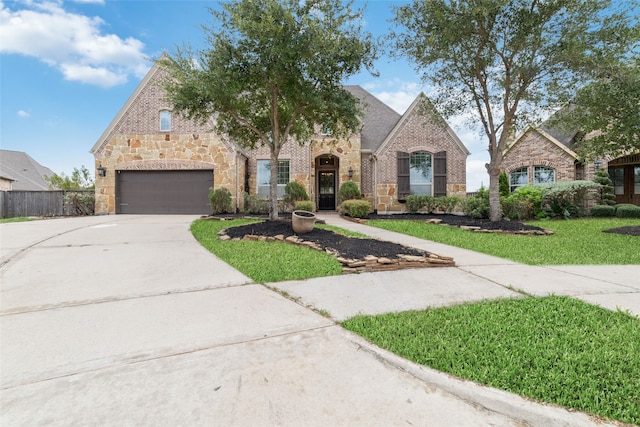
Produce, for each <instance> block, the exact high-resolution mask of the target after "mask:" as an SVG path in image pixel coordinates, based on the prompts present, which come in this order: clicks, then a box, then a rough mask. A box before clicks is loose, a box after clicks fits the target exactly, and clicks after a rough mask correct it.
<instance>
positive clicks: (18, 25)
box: [0, 0, 489, 191]
mask: <svg viewBox="0 0 640 427" xmlns="http://www.w3.org/2000/svg"><path fill="white" fill-rule="evenodd" d="M403 3H406V2H405V1H400V0H398V1H390V0H385V1H375V0H374V1H369V2H367V3H366V4H367V11H366V14H365V30H367V31H369V32H371V33H372V34H374V35H381V34H384V33H386V32H387V31H388V30H389V28H390V27H391V23H389V22H388V20H389V19H390V18H391V17H392V11H391V8H392V6H394V5H400V4H403ZM363 5H365V2H364V1H356V6H357V7H360V6H363ZM209 7H217V2H209V1H164V0H154V1H146V0H137V1H129V0H120V1H104V0H75V1H61V0H49V1H38V0H25V1H3V0H0V10H1V11H0V146H1V147H2V149H6V150H17V151H24V152H26V153H28V154H29V155H30V156H32V157H33V158H34V159H36V160H37V161H38V162H39V163H41V164H42V165H44V166H47V167H49V168H50V169H52V170H53V171H54V172H56V173H58V174H60V173H61V172H64V173H65V174H70V172H71V171H72V170H73V168H74V167H80V166H81V165H85V166H86V167H87V168H88V169H89V170H90V171H92V172H94V171H93V167H94V163H93V156H92V155H91V154H90V153H89V150H90V149H91V147H92V146H93V144H94V143H95V142H96V141H97V139H98V138H99V137H100V135H101V134H102V132H103V131H104V130H105V129H106V127H107V126H108V125H109V123H110V122H111V120H112V119H113V118H114V117H115V115H116V114H117V113H118V111H119V110H120V108H121V107H122V106H123V105H124V103H125V102H126V101H127V99H128V98H129V96H130V95H131V94H132V93H133V91H134V90H135V88H136V87H137V85H138V83H139V82H140V80H141V79H142V78H143V77H144V75H145V73H146V71H147V70H148V69H149V68H150V66H151V62H150V61H149V60H148V58H154V57H159V56H160V54H161V53H162V52H163V51H171V50H173V49H174V48H175V46H176V45H181V44H183V43H184V42H188V43H191V44H192V45H193V46H194V47H198V46H199V45H200V44H201V43H202V31H201V29H200V25H201V24H205V23H207V22H211V15H210V14H209V12H208V10H207V9H208V8H209ZM377 69H378V71H379V72H380V77H377V78H376V77H373V76H371V75H369V74H368V73H361V74H359V75H357V76H354V77H353V78H351V79H350V80H349V81H348V82H345V83H348V84H359V85H361V86H362V87H364V88H365V89H367V90H368V91H369V92H371V93H372V94H374V95H375V96H377V97H378V98H380V99H381V100H382V101H384V102H386V103H387V104H388V105H390V106H391V107H393V108H394V109H396V110H397V111H398V112H400V113H403V112H404V110H405V109H406V108H407V107H408V106H409V104H410V103H411V102H412V101H413V100H414V99H415V97H416V96H417V95H418V93H419V92H420V91H425V92H428V91H427V90H426V89H425V86H424V85H423V83H421V81H420V78H419V76H418V75H417V74H416V72H415V71H414V69H413V67H412V66H411V65H410V64H409V63H407V62H405V61H400V60H395V59H394V60H391V59H389V58H388V57H383V58H381V59H380V60H379V61H378V63H377ZM449 123H450V124H451V126H452V127H453V128H454V130H455V131H456V132H457V134H458V136H459V137H460V139H462V141H463V142H464V143H465V145H466V146H467V148H468V149H469V151H471V153H472V154H471V155H470V156H469V158H468V161H467V189H468V190H469V191H473V190H476V189H478V188H479V187H480V185H481V184H482V183H484V185H485V186H487V185H488V175H486V172H485V169H484V164H485V163H486V162H488V159H489V156H488V153H487V149H486V147H487V145H486V142H485V139H484V138H482V136H480V135H479V134H478V133H477V132H476V131H471V130H469V129H467V128H465V127H463V126H462V125H460V123H462V120H457V119H456V118H453V119H450V120H449Z"/></svg>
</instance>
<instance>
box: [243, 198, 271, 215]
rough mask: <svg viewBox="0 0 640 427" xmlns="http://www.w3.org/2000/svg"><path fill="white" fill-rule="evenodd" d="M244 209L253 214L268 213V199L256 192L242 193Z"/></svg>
mask: <svg viewBox="0 0 640 427" xmlns="http://www.w3.org/2000/svg"><path fill="white" fill-rule="evenodd" d="M244 211H245V212H246V213H250V214H253V215H262V214H267V213H269V200H268V199H267V198H265V197H260V196H258V195H256V194H249V193H244Z"/></svg>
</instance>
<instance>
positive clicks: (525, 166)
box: [502, 124, 640, 205]
mask: <svg viewBox="0 0 640 427" xmlns="http://www.w3.org/2000/svg"><path fill="white" fill-rule="evenodd" d="M582 136H583V135H582V134H581V133H579V132H571V133H569V134H566V133H562V132H558V131H556V130H554V129H550V128H548V127H545V125H544V124H543V125H542V126H540V127H534V126H529V127H527V128H526V129H525V130H524V132H522V133H521V134H520V135H519V136H518V137H517V138H516V139H515V140H514V141H513V142H512V143H511V144H509V146H508V147H507V149H506V150H505V151H504V161H503V163H502V166H503V169H504V170H505V172H506V173H507V176H508V177H509V185H510V188H511V191H514V190H515V189H516V188H518V187H519V186H521V185H526V184H543V183H549V182H556V181H571V180H592V179H593V178H594V176H595V171H596V169H598V168H607V169H608V171H609V175H610V176H611V179H612V180H613V185H614V192H615V194H616V202H617V203H633V204H636V205H640V153H636V154H630V155H627V156H622V157H618V158H614V159H598V160H597V161H595V162H592V163H585V162H582V161H580V160H579V157H578V154H577V153H576V151H574V150H575V149H576V144H578V143H579V141H580V139H581V138H582Z"/></svg>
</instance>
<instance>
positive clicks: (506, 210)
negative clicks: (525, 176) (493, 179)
mask: <svg viewBox="0 0 640 427" xmlns="http://www.w3.org/2000/svg"><path fill="white" fill-rule="evenodd" d="M500 205H501V207H502V214H503V215H504V217H505V218H509V219H521V220H522V219H533V218H540V217H544V213H543V212H542V190H541V189H540V187H539V186H533V185H523V186H521V187H519V188H518V189H517V190H516V191H514V192H513V193H511V194H509V196H508V197H506V198H505V197H501V200H500Z"/></svg>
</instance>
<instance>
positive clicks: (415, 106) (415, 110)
mask: <svg viewBox="0 0 640 427" xmlns="http://www.w3.org/2000/svg"><path fill="white" fill-rule="evenodd" d="M424 102H429V99H428V98H427V96H426V95H425V94H424V93H423V92H420V94H418V96H417V97H416V99H414V100H413V102H412V103H411V105H410V106H409V108H407V111H405V113H404V114H403V115H402V118H401V119H400V120H399V121H398V122H397V123H396V125H395V126H394V128H393V129H392V130H391V132H389V134H388V135H387V136H386V138H385V139H384V141H383V143H382V144H380V146H379V147H378V149H377V150H376V154H379V153H381V152H382V151H384V149H385V148H386V147H387V145H389V144H390V143H391V141H392V140H393V139H394V138H395V136H396V134H397V133H398V132H400V130H401V129H402V127H403V126H404V124H405V123H406V122H407V120H409V118H410V117H411V116H413V115H420V114H421V113H422V112H421V111H420V108H421V106H422V105H423V103H424ZM433 114H438V112H437V111H436V110H435V109H433ZM442 122H443V125H444V126H445V130H446V131H447V133H448V134H449V135H450V136H451V138H452V139H453V141H454V142H455V144H456V145H457V146H458V148H460V150H461V151H462V152H463V153H465V154H466V155H467V156H468V155H469V154H471V152H470V151H469V150H468V149H467V147H466V146H465V145H464V144H463V143H462V141H461V140H460V138H458V135H456V133H455V132H454V131H453V129H451V126H449V124H448V123H447V122H446V121H444V119H443V120H442Z"/></svg>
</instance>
